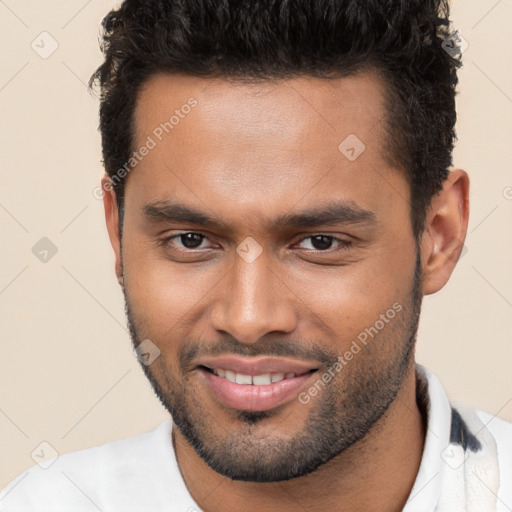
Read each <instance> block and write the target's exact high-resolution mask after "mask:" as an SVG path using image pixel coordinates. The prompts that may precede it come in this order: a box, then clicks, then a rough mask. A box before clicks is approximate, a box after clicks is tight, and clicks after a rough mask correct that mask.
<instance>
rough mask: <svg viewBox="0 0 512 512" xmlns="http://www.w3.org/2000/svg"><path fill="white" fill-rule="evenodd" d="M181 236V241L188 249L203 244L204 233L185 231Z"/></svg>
mask: <svg viewBox="0 0 512 512" xmlns="http://www.w3.org/2000/svg"><path fill="white" fill-rule="evenodd" d="M194 237H195V240H194ZM180 238H181V243H182V244H183V245H184V246H185V247H186V248H187V249H195V248H196V247H197V245H201V242H202V235H198V234H197V233H185V234H184V235H181V236H180Z"/></svg>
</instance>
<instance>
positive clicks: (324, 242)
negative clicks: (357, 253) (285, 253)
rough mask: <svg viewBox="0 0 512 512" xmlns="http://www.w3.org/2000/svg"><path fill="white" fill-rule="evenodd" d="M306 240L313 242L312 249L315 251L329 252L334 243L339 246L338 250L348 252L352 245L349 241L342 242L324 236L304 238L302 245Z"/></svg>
mask: <svg viewBox="0 0 512 512" xmlns="http://www.w3.org/2000/svg"><path fill="white" fill-rule="evenodd" d="M306 240H310V241H311V242H310V243H311V246H312V247H311V249H313V250H315V251H327V250H329V249H331V247H332V246H333V243H336V244H337V245H338V249H340V250H346V249H348V248H349V247H350V245H351V242H349V241H348V240H342V239H340V238H337V237H335V236H331V235H323V234H319V235H312V236H308V237H306V238H303V239H302V240H301V242H300V243H302V242H304V241H306Z"/></svg>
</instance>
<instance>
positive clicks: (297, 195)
mask: <svg viewBox="0 0 512 512" xmlns="http://www.w3.org/2000/svg"><path fill="white" fill-rule="evenodd" d="M384 93H385V84H384V82H383V81H382V80H381V78H380V77H379V75H377V74H376V73H373V72H365V73H358V74H354V75H352V76H348V77H344V78H340V79H331V80H326V79H317V78H311V77H300V78H293V79H286V80H278V81H262V82H259V83H244V82H241V81H234V80H226V79H222V78H212V79H204V78H197V77H191V76H184V75H169V74H160V75H156V76H153V77H152V78H150V79H149V80H148V81H147V82H146V83H145V84H144V86H143V87H142V89H141V90H140V93H139V96H138V100H137V105H136V109H135V116H134V121H135V140H134V143H135V144H134V149H135V150H138V149H139V148H141V147H142V146H144V145H147V141H148V140H149V139H151V141H152V142H151V146H152V148H151V150H150V151H148V152H146V153H147V156H145V157H144V158H143V159H141V161H140V163H137V167H136V170H133V171H131V173H130V176H129V178H130V179H129V180H128V181H127V193H128V190H129V189H132V193H133V188H134V187H135V185H136V188H137V194H138V195H139V196H144V197H145V199H146V200H147V201H154V200H166V199H167V198H168V197H177V196H181V197H183V196H187V197H188V198H189V199H191V200H192V201H188V203H189V204H191V203H192V202H193V203H195V204H196V205H198V206H199V205H200V203H201V202H202V203H206V202H210V203H212V204H216V205H218V206H219V207H220V208H222V204H223V202H225V201H226V200H229V201H230V202H231V204H234V202H236V203H237V205H238V206H240V207H246V208H247V211H248V212H249V211H250V212H251V213H253V212H256V210H259V209H260V208H261V207H267V209H268V208H270V209H272V208H275V207H276V205H277V204H280V206H281V209H282V210H283V209H286V208H287V207H292V206H293V205H294V204H297V203H298V202H299V201H306V202H307V201H308V199H309V201H310V202H312V201H315V200H316V199H315V198H318V197H320V196H329V198H331V199H332V198H334V197H336V198H340V197H341V198H342V199H346V200H353V199H354V198H357V197H359V199H360V201H359V203H360V205H361V207H367V206H369V205H370V204H371V203H372V201H373V203H374V204H373V206H375V204H376V202H377V203H379V202H380V203H382V202H383V201H385V200H388V199H390V198H392V196H396V194H397V188H398V189H400V190H399V192H398V194H399V195H400V196H402V198H403V197H404V196H406V195H407V193H408V191H407V190H405V188H404V183H394V184H393V183H391V182H392V181H393V180H395V181H396V180H397V179H398V180H399V181H401V182H403V181H404V180H403V179H402V177H401V175H398V173H396V172H395V171H396V169H392V168H391V167H390V166H389V164H388V163H387V161H386V159H385V155H384V154H383V147H384V145H385V139H386V132H385V128H384V127H385V120H384V119H385V114H386V109H385V99H384V98H385V96H384ZM354 156H355V157H356V158H354ZM391 174H393V176H391ZM130 182H132V183H133V185H132V186H130ZM329 198H328V199H329ZM364 203H366V205H365V204H364ZM201 206H204V204H202V205H201ZM368 209H370V208H368Z"/></svg>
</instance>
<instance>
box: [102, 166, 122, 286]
mask: <svg viewBox="0 0 512 512" xmlns="http://www.w3.org/2000/svg"><path fill="white" fill-rule="evenodd" d="M101 189H102V191H103V207H104V210H105V222H106V224H107V231H108V236H109V239H110V244H111V245H112V249H113V250H114V256H115V272H116V276H117V280H118V282H119V284H120V285H121V286H123V285H124V278H123V266H122V260H121V239H120V235H119V233H120V231H119V210H118V205H117V198H116V193H115V190H114V188H113V186H112V182H111V180H110V178H109V177H108V176H106V175H105V176H103V178H102V179H101Z"/></svg>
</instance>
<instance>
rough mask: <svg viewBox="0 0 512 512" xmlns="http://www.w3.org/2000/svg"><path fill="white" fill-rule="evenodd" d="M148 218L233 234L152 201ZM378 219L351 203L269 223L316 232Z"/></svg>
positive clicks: (218, 223) (185, 209)
mask: <svg viewBox="0 0 512 512" xmlns="http://www.w3.org/2000/svg"><path fill="white" fill-rule="evenodd" d="M143 212H144V215H145V217H146V218H147V219H148V220H149V221H153V222H173V223H178V224H180V223H182V224H195V225H198V226H203V227H206V228H212V229H218V230H223V231H225V232H228V233H231V232H233V228H232V227H230V226H229V225H228V224H226V223H225V222H224V221H222V220H220V219H218V218H215V217H213V216H211V215H209V214H207V213H205V212H203V211H200V210H197V209H195V208H193V207H190V206H187V205H185V204H181V203H176V202H174V203H173V202H168V201H153V202H151V203H147V204H145V205H144V206H143ZM376 222H377V219H376V215H375V214H374V213H373V212H372V211H369V210H365V209H363V208H360V207H359V206H357V205H356V204H355V203H353V202H352V201H343V202H339V201H338V202H330V203H328V204H326V205H322V206H318V207H315V208H310V209H307V210H303V211H301V212H297V213H285V214H283V215H280V216H279V217H277V218H276V219H273V220H270V223H271V224H274V225H275V226H277V227H278V228H281V229H286V228H315V227H320V226H328V225H337V224H375V223H376Z"/></svg>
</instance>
